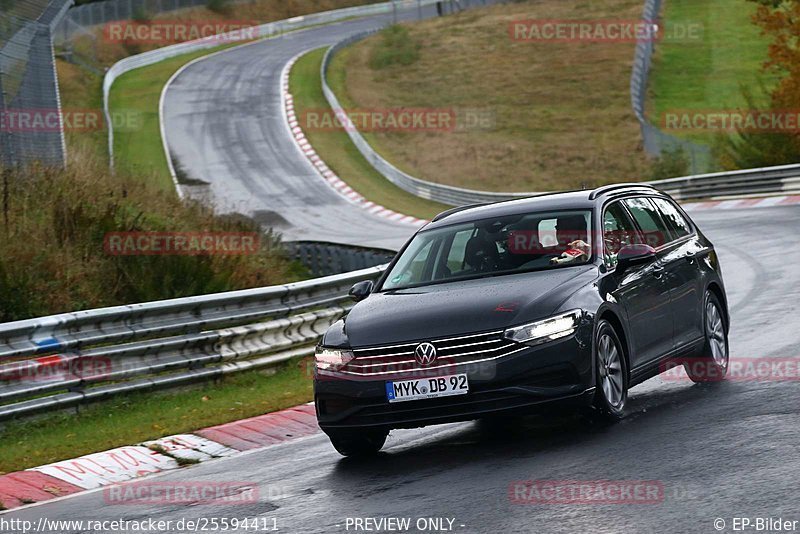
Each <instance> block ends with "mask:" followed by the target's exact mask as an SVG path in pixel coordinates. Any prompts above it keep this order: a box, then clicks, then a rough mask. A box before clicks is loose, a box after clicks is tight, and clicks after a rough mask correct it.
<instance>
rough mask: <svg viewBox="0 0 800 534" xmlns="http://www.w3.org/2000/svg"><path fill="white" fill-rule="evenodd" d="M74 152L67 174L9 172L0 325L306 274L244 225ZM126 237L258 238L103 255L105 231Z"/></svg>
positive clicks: (269, 239)
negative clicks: (192, 251)
mask: <svg viewBox="0 0 800 534" xmlns="http://www.w3.org/2000/svg"><path fill="white" fill-rule="evenodd" d="M77 152H78V151H76V150H74V149H73V150H72V151H71V152H70V157H71V166H70V167H69V168H68V169H67V170H53V169H46V168H32V169H30V170H28V171H20V172H14V173H11V175H10V180H9V211H8V217H9V224H8V225H7V226H6V225H5V224H4V223H3V219H2V218H0V236H1V237H0V322H6V321H13V320H18V319H25V318H29V317H38V316H42V315H49V314H54V313H62V312H67V311H74V310H80V309H87V308H96V307H102V306H113V305H120V304H130V303H135V302H145V301H152V300H160V299H166V298H175V297H183V296H189V295H198V294H207V293H215V292H220V291H230V290H235V289H244V288H250V287H261V286H268V285H275V284H281V283H285V282H288V281H293V280H297V279H300V278H302V277H303V276H304V275H305V274H306V273H305V271H304V270H303V269H302V268H301V267H299V266H298V265H297V264H296V263H295V262H292V261H290V260H289V259H288V258H287V257H286V255H285V253H284V251H283V249H282V247H281V246H280V242H279V240H278V239H277V238H276V237H275V236H273V235H272V234H271V233H265V232H263V231H262V230H261V228H260V227H259V225H258V224H257V223H256V222H254V221H252V220H251V219H249V218H246V217H244V216H219V215H215V214H214V213H213V212H212V210H211V209H210V208H208V207H205V206H203V205H200V204H197V203H192V202H188V203H187V202H182V201H180V200H178V199H177V198H175V197H174V196H173V195H171V194H169V193H164V192H162V191H160V190H156V189H154V188H152V187H151V186H147V185H145V180H142V179H141V178H139V179H137V178H134V177H130V176H120V175H119V174H122V173H119V174H118V175H117V176H112V175H111V174H110V173H109V172H108V170H107V168H106V167H105V165H104V164H103V163H101V162H99V161H97V162H91V160H92V158H91V156H90V155H89V154H86V153H84V154H80V153H77ZM75 161H80V163H77V164H76V163H73V162H75ZM135 231H145V232H258V233H261V240H260V248H259V250H258V252H257V253H255V254H252V255H202V256H163V255H159V256H118V255H111V254H107V253H106V251H105V249H104V238H105V235H106V234H107V233H108V232H135Z"/></svg>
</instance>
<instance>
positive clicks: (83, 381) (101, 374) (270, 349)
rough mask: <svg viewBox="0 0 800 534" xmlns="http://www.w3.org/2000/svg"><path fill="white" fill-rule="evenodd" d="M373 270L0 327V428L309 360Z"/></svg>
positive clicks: (375, 273) (377, 271) (374, 274)
mask: <svg viewBox="0 0 800 534" xmlns="http://www.w3.org/2000/svg"><path fill="white" fill-rule="evenodd" d="M382 269H383V268H382V267H374V268H371V269H364V270H361V271H356V272H352V273H347V274H342V275H337V276H331V277H327V278H320V279H316V280H308V281H305V282H298V283H295V284H288V285H282V286H273V287H266V288H261V289H250V290H244V291H234V292H229V293H221V294H217V295H206V296H201V297H188V298H183V299H174V300H167V301H161V302H151V303H147V304H135V305H130V306H119V307H114V308H104V309H99V310H90V311H83V312H76V313H68V314H63V315H56V316H51V317H43V318H39V319H31V320H27V321H17V322H14V323H7V324H3V325H0V362H4V363H2V364H0V419H8V418H11V417H14V416H19V415H27V414H32V413H36V412H40V411H43V410H51V409H55V408H66V407H70V406H75V405H77V404H80V403H83V402H86V401H91V400H98V399H103V398H106V397H110V396H113V395H118V394H121V393H126V392H132V391H143V390H152V389H156V388H170V387H176V386H182V385H186V384H190V383H196V382H202V381H205V380H209V379H213V378H218V377H221V376H223V375H226V374H230V373H237V372H241V371H246V370H251V369H258V368H261V367H267V366H272V365H275V364H277V363H280V362H285V361H287V360H289V359H291V358H294V357H297V356H302V355H306V354H310V353H311V352H312V346H313V345H314V344H315V343H316V341H317V339H318V338H319V336H320V335H321V334H323V333H324V332H325V330H326V329H327V328H328V327H329V326H330V325H331V324H333V323H334V322H335V321H336V320H338V319H339V317H341V316H342V315H343V314H344V313H345V311H346V310H347V309H348V308H349V307H350V305H351V303H350V301H349V298H348V297H347V295H346V293H347V290H348V289H349V288H350V286H351V285H352V284H354V283H356V282H359V281H361V280H369V279H375V278H377V277H378V276H379V275H380V273H381V272H382ZM45 354H47V355H48V356H44V355H45Z"/></svg>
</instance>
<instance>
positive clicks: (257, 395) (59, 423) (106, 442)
mask: <svg viewBox="0 0 800 534" xmlns="http://www.w3.org/2000/svg"><path fill="white" fill-rule="evenodd" d="M307 365H308V360H307V359H303V360H294V361H291V362H288V363H287V364H285V365H284V366H283V367H281V368H280V369H278V370H277V372H276V373H275V374H273V375H267V374H265V373H264V372H258V371H252V372H246V373H242V374H240V375H231V376H228V377H226V378H224V379H223V380H222V381H220V382H218V383H213V384H211V385H209V386H207V387H203V388H202V389H189V390H184V391H178V392H171V393H167V392H155V393H137V394H130V395H126V396H122V397H119V398H116V399H114V400H113V401H107V402H103V403H99V404H92V405H88V406H85V407H81V409H80V411H79V412H78V413H77V414H75V413H74V412H73V413H59V414H54V415H49V416H44V417H43V418H40V419H34V420H26V421H19V422H12V423H8V424H7V425H5V426H4V427H3V428H2V429H0V449H1V450H2V451H3V454H2V455H0V474H2V473H4V472H5V473H9V472H13V471H19V470H21V469H27V468H29V467H35V466H38V465H43V464H47V463H52V462H57V461H60V460H65V459H69V458H75V457H77V456H81V455H84V454H89V453H92V452H99V451H103V450H107V449H111V448H114V447H120V446H123V445H131V444H135V443H139V442H142V441H147V440H151V439H157V438H160V437H164V436H169V435H173V434H179V433H186V432H192V431H194V430H197V429H200V428H205V427H208V426H213V425H218V424H223V423H228V422H231V421H236V420H239V419H244V418H247V417H254V416H257V415H261V414H263V413H267V412H273V411H277V410H282V409H284V408H288V407H291V406H296V405H298V404H302V403H304V402H308V401H310V400H311V399H312V398H313V393H312V381H311V380H310V379H309V375H308V373H307V371H306V368H307Z"/></svg>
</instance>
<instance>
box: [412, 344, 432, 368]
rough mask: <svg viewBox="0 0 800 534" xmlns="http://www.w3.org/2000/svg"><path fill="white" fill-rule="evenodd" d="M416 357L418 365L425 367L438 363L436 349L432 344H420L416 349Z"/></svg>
mask: <svg viewBox="0 0 800 534" xmlns="http://www.w3.org/2000/svg"><path fill="white" fill-rule="evenodd" d="M414 357H415V358H416V359H417V363H419V364H420V365H422V366H423V367H424V366H426V365H430V364H432V363H433V362H435V361H436V347H434V346H433V345H431V344H430V343H420V344H419V345H417V348H416V349H414Z"/></svg>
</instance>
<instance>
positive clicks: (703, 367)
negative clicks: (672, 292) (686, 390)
mask: <svg viewBox="0 0 800 534" xmlns="http://www.w3.org/2000/svg"><path fill="white" fill-rule="evenodd" d="M721 310H722V307H721V306H720V303H719V299H718V298H717V296H716V295H714V294H713V293H711V292H710V291H707V292H706V298H705V307H704V311H705V317H704V320H703V326H704V329H705V343H704V345H703V353H702V355H701V356H700V357H699V358H693V359H691V360H690V361H688V362H686V363H685V364H684V368H685V369H686V374H687V375H689V378H690V379H691V380H692V381H693V382H698V383H703V382H720V381H722V380H724V379H725V375H727V374H728V362H729V360H730V351H729V347H728V330H727V328H726V325H725V316H724V315H723V314H722V311H721Z"/></svg>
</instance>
